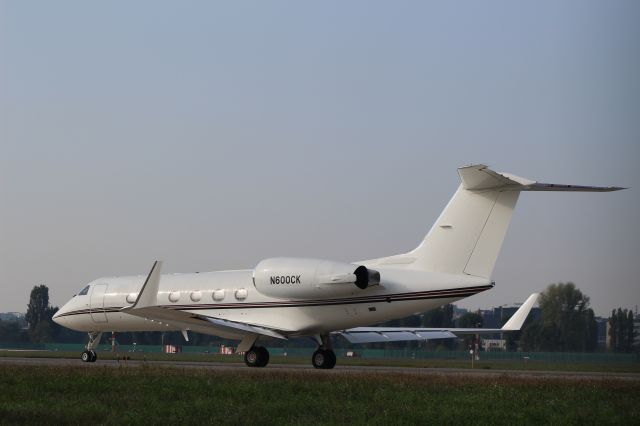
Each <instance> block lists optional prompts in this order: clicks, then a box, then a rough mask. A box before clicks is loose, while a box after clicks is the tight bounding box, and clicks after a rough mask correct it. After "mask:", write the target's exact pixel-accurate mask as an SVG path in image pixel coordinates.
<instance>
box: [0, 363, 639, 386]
mask: <svg viewBox="0 0 640 426" xmlns="http://www.w3.org/2000/svg"><path fill="white" fill-rule="evenodd" d="M0 365H46V366H76V367H78V368H96V367H119V366H120V367H122V366H126V367H131V368H135V367H139V366H141V365H152V366H159V367H166V368H189V369H192V368H195V369H204V370H217V371H246V370H250V371H255V372H264V373H265V374H269V372H275V371H278V372H285V373H286V372H303V371H304V372H308V373H309V374H325V375H326V374H337V375H343V374H351V375H358V374H372V373H373V374H381V375H411V376H457V377H479V378H482V377H485V378H496V377H510V378H547V379H567V380H625V381H638V382H640V374H639V373H605V372H576V371H533V370H493V369H491V370H485V369H476V370H471V369H466V368H415V367H383V366H352V365H342V366H341V365H337V366H336V368H334V369H333V370H316V369H314V368H313V367H312V366H311V365H297V364H269V365H268V366H267V367H265V368H249V367H247V366H245V365H244V364H243V363H232V362H185V361H126V362H124V361H120V362H118V361H114V360H98V361H97V362H95V363H85V362H82V361H80V360H79V359H77V360H76V359H68V358H23V357H0Z"/></svg>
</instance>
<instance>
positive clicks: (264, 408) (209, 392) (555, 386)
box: [0, 365, 640, 425]
mask: <svg viewBox="0 0 640 426" xmlns="http://www.w3.org/2000/svg"><path fill="white" fill-rule="evenodd" d="M95 367H96V368H74V367H68V366H60V367H46V366H8V365H2V366H0V424H85V423H87V422H90V423H99V424H133V423H135V424H159V423H165V424H166V423H185V422H189V423H195V422H198V423H206V424H213V423H215V424H239V423H240V424H278V425H280V424H426V423H428V424H435V423H448V424H452V423H460V422H465V423H476V424H478V423H479V424H488V423H492V424H522V423H525V424H534V423H536V424H538V423H555V424H567V423H569V424H578V423H588V424H603V423H604V424H638V423H640V404H638V400H639V399H640V384H639V383H638V382H637V381H621V380H618V381H614V380H594V381H591V380H567V379H562V380H558V379H537V378H512V377H496V378H473V377H448V376H433V377H432V376H429V377H420V376H413V375H406V374H398V375H394V376H390V375H383V376H380V375H375V374H371V373H361V374H344V373H339V372H337V371H333V372H326V371H315V370H306V371H300V372H297V371H281V370H278V369H272V370H268V369H264V370H258V371H256V370H250V369H247V370H246V371H244V370H243V371H241V372H237V371H233V372H230V371H225V370H222V371H218V370H200V369H180V368H171V367H145V366H143V367H140V368H127V367H122V368H112V367H111V368H107V367H100V366H98V365H96V366H95ZM327 373H328V374H327Z"/></svg>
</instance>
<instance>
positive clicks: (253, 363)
mask: <svg viewBox="0 0 640 426" xmlns="http://www.w3.org/2000/svg"><path fill="white" fill-rule="evenodd" d="M259 361H260V354H259V352H258V348H256V347H253V348H251V349H249V350H248V351H246V352H245V353H244V363H245V364H247V367H258V366H259V365H258V364H259Z"/></svg>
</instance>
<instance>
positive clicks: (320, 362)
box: [311, 349, 336, 370]
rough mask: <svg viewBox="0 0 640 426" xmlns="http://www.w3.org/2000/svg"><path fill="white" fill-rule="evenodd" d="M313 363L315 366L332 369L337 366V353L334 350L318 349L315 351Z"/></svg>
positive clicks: (312, 358)
mask: <svg viewBox="0 0 640 426" xmlns="http://www.w3.org/2000/svg"><path fill="white" fill-rule="evenodd" d="M311 363H312V364H313V366H314V367H315V368H322V369H327V370H328V369H331V368H333V367H335V366H336V354H335V352H333V351H332V350H328V349H318V350H317V351H315V352H314V353H313V356H312V357H311Z"/></svg>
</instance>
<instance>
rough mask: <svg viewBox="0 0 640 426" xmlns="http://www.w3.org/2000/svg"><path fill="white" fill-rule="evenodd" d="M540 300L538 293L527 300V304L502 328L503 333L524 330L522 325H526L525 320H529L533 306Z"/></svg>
mask: <svg viewBox="0 0 640 426" xmlns="http://www.w3.org/2000/svg"><path fill="white" fill-rule="evenodd" d="M536 300H538V293H533V294H532V295H531V296H529V297H528V298H527V300H525V302H524V303H523V304H522V306H520V308H518V310H517V311H516V313H515V314H513V316H512V317H511V318H509V321H507V322H506V324H505V325H504V326H502V328H501V330H502V331H518V330H520V329H521V328H522V324H524V320H526V319H527V316H528V315H529V312H531V308H532V307H533V304H534V303H536Z"/></svg>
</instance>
